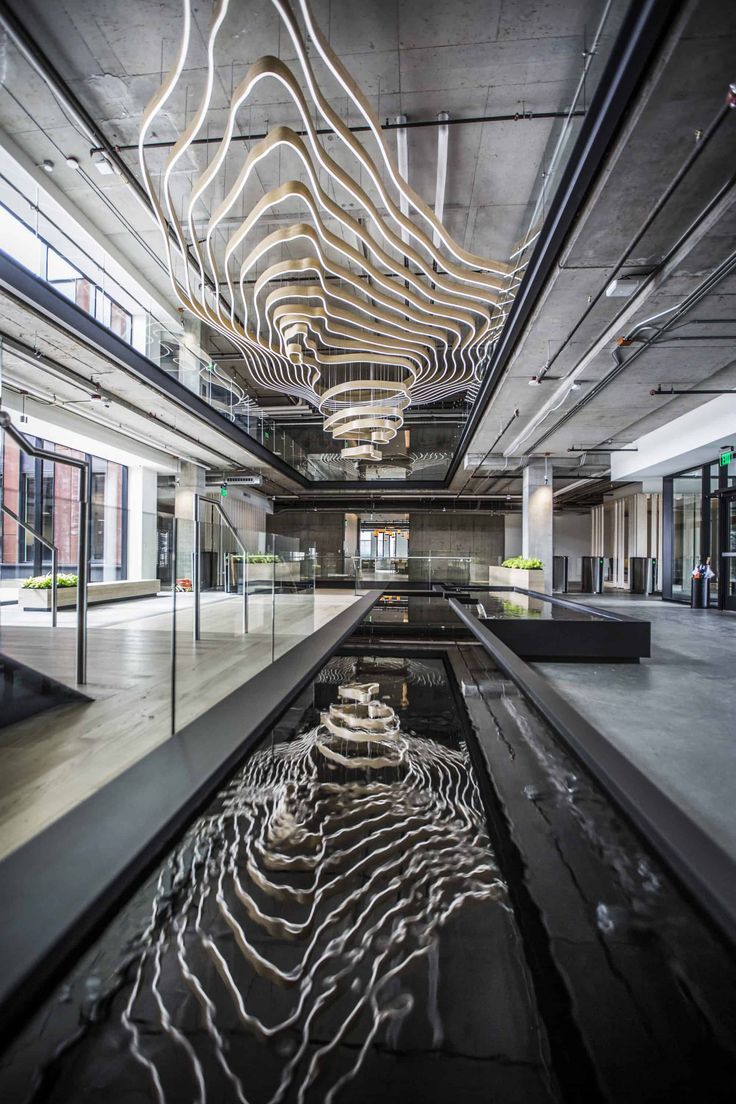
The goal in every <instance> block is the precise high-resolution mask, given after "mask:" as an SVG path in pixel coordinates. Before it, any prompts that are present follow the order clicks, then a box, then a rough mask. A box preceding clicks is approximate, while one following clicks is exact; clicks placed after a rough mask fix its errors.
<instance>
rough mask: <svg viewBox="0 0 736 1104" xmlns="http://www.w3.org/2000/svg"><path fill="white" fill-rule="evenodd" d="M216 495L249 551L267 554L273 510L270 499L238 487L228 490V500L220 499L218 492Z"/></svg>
mask: <svg viewBox="0 0 736 1104" xmlns="http://www.w3.org/2000/svg"><path fill="white" fill-rule="evenodd" d="M215 495H216V496H217V498H218V499H219V501H220V502H221V503H222V506H223V509H224V510H225V513H226V514H227V516H228V517H229V519H230V521H231V522H232V524H233V525H234V526H235V528H236V529H237V530H238V534H239V536H240V539H241V540H242V541H243V543H244V544H245V547H246V548H247V549H248V551H249V552H265V551H266V529H267V519H268V517H269V514H270V512H271V509H272V507H271V503H270V502H269V501H268V499H266V498H264V497H263V496H262V495H259V494H253V493H252V492H250V491H245V490H241V489H240V488H238V487H230V488H228V494H227V498H219V495H217V492H214V495H213V497H214V496H215Z"/></svg>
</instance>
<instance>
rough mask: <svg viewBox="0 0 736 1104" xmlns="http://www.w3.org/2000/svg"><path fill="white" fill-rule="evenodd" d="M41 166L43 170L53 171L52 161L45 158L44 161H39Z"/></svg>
mask: <svg viewBox="0 0 736 1104" xmlns="http://www.w3.org/2000/svg"><path fill="white" fill-rule="evenodd" d="M41 168H42V169H43V171H44V172H47V173H52V172H53V171H54V162H53V161H49V160H48V158H47V159H46V161H42V162H41Z"/></svg>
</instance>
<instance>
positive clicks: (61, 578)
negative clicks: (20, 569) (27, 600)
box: [23, 571, 77, 590]
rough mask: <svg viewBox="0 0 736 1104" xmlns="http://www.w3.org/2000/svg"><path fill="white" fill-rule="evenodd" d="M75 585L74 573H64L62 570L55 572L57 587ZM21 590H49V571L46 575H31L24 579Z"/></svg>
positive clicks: (75, 577)
mask: <svg viewBox="0 0 736 1104" xmlns="http://www.w3.org/2000/svg"><path fill="white" fill-rule="evenodd" d="M76 585H77V576H76V575H72V574H71V573H69V574H65V573H64V572H63V571H59V572H57V575H56V586H57V589H58V587H75V586H76ZM23 590H51V573H50V572H49V574H48V575H33V576H32V577H31V578H30V579H26V580H25V581H24V583H23Z"/></svg>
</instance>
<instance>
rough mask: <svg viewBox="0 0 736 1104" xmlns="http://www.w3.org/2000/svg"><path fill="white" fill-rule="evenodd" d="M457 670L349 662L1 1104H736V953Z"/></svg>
mask: <svg viewBox="0 0 736 1104" xmlns="http://www.w3.org/2000/svg"><path fill="white" fill-rule="evenodd" d="M448 654H449V653H448ZM451 654H452V657H453V658H452V665H453V670H454V674H453V673H451V671H450V668H449V667H448V666H447V665H446V663H445V661H444V660H443V659H441V658H437V657H436V656H434V657H433V656H432V655H431V654H416V655H414V656H413V657H408V656H402V655H390V656H389V655H385V656H370V655H343V656H337V657H335V658H334V659H333V660H331V661H330V662H329V663H328V664H327V665H326V666H325V668H323V670H322V672H321V673H320V675H319V676H318V678H317V679H316V680H315V682H314V683H313V684H312V686H311V687H310V688H308V690H306V691H305V692H304V693H303V694H302V695H301V696H300V698H299V699H298V700H297V702H296V703H295V704H294V705H293V706H292V708H291V709H290V710H289V712H288V714H287V715H286V716H285V718H284V719H282V721H281V722H280V723H279V725H277V726H276V728H275V729H274V730H273V732H272V733H270V734H269V736H268V737H267V738H266V739H265V740H264V741H263V742H262V743H261V745H260V746H259V748H258V749H257V750H256V751H255V752H254V753H252V754H251V755H250V756H249V758H248V759H247V761H246V762H245V763H244V765H243V766H242V767H241V768H240V769H239V770H238V771H237V773H236V774H235V775H234V777H233V778H232V779H231V780H230V782H229V783H228V784H227V785H226V786H225V787H224V788H223V789H222V791H221V792H220V793H219V794H218V795H217V797H216V799H215V800H214V801H213V802H212V804H211V805H210V807H209V808H208V809H207V810H206V812H205V813H204V814H203V815H202V816H200V817H199V818H198V819H197V821H196V822H195V823H194V824H193V825H192V827H191V828H190V830H189V831H188V833H187V835H186V837H185V838H184V839H183V840H182V841H181V843H180V844H179V845H178V846H177V847H176V849H175V850H174V851H173V852H172V854H171V855H170V857H169V858H168V859H167V860H166V861H165V862H164V863H163V864H162V865H161V867H160V868H159V869H158V870H157V871H156V873H155V874H154V875H153V877H152V878H151V879H149V881H148V883H147V884H146V885H145V886H143V887H142V889H141V890H139V892H138V893H137V894H136V895H135V897H134V898H133V899H132V900H131V901H130V902H129V904H128V905H127V906H126V907H125V908H124V909H123V910H122V911H121V913H120V915H119V916H118V917H117V919H116V920H115V921H114V922H113V923H112V924H111V925H110V927H109V928H108V930H107V931H106V932H105V934H104V935H103V936H102V937H101V938H100V940H98V942H97V944H96V945H95V946H94V947H92V948H91V950H90V951H89V952H88V954H86V955H85V957H84V959H83V960H82V961H80V963H79V965H78V967H77V968H76V969H75V970H74V972H73V973H72V975H71V976H70V977H69V978H68V979H67V981H66V982H65V984H64V985H63V986H62V987H61V988H60V989H59V990H58V991H57V993H55V994H54V996H53V997H52V999H51V1000H50V1001H49V1002H48V1004H47V1005H46V1006H45V1007H44V1008H43V1009H42V1010H41V1012H40V1013H39V1015H38V1016H37V1017H36V1018H35V1020H34V1021H33V1022H32V1023H31V1024H30V1025H29V1028H28V1029H27V1030H26V1031H25V1033H24V1034H23V1035H22V1036H21V1037H20V1039H19V1040H18V1042H17V1043H16V1044H15V1046H14V1047H13V1048H12V1050H10V1051H9V1052H8V1053H7V1054H6V1055H5V1057H4V1059H3V1062H2V1065H1V1066H0V1100H2V1101H3V1102H6V1101H7V1102H13V1104H15V1102H16V1101H25V1100H34V1101H41V1100H43V1101H49V1102H54V1104H57V1102H58V1104H61V1102H73V1104H88V1102H92V1101H94V1102H98V1101H99V1102H102V1101H104V1102H109V1104H117V1102H118V1101H125V1102H130V1104H138V1102H143V1101H154V1102H156V1101H166V1102H171V1104H190V1102H194V1101H213V1102H218V1104H230V1102H241V1101H247V1102H249V1104H265V1102H267V1101H286V1102H291V1101H304V1102H306V1104H313V1102H314V1104H316V1102H322V1101H332V1100H334V1101H348V1102H362V1101H366V1102H367V1101H378V1102H385V1104H394V1102H396V1104H398V1102H402V1104H405V1102H408V1104H413V1102H414V1101H417V1102H420V1101H421V1102H428V1104H434V1102H438V1104H439V1102H445V1101H447V1102H453V1104H454V1102H455V1101H462V1102H465V1101H467V1102H471V1104H475V1102H478V1104H480V1102H484V1104H485V1102H497V1104H537V1102H551V1101H560V1102H561V1101H566V1102H568V1101H586V1104H587V1102H591V1104H592V1102H595V1101H599V1100H601V1101H602V1100H610V1101H615V1102H617V1104H618V1102H621V1104H624V1102H625V1104H638V1102H639V1101H641V1102H645V1101H646V1102H652V1104H653V1102H655V1101H665V1100H667V1101H670V1102H672V1101H680V1100H682V1101H685V1100H693V1101H696V1100H697V1101H704V1102H705V1101H720V1100H731V1099H733V1094H732V1093H731V1095H725V1093H726V1091H727V1090H726V1088H725V1086H728V1091H729V1092H730V1090H732V1089H733V1085H734V1083H736V1082H734V1081H733V1080H732V1079H731V1077H732V1074H733V1073H734V1069H736V1066H735V1064H734V1039H735V1038H736V1030H735V1028H736V1005H735V996H736V988H735V986H736V967H735V966H734V960H733V956H732V955H731V953H730V952H729V951H728V950H727V949H725V948H724V947H723V946H722V944H721V943H720V940H719V939H718V938H717V937H716V936H715V935H714V934H713V933H712V932H711V931H710V929H709V928H708V927H707V926H706V925H705V924H704V923H703V922H702V921H701V920H700V919H699V918H698V916H697V915H696V913H695V911H694V909H693V908H692V907H691V906H690V905H689V904H688V903H687V901H686V900H684V898H683V897H682V894H681V893H680V892H679V891H678V890H677V888H676V887H675V886H674V885H673V884H672V883H671V882H670V880H669V879H668V877H667V876H666V874H665V873H664V871H663V870H662V869H661V868H660V867H659V865H658V864H657V862H656V861H655V860H654V859H653V858H652V857H651V856H650V855H649V854H648V853H647V852H646V850H645V849H644V848H643V847H642V845H641V843H640V842H639V841H638V840H637V839H636V837H634V835H633V834H632V832H631V831H630V830H629V829H628V828H627V826H626V825H625V824H624V823H623V822H622V820H621V818H620V817H619V816H618V815H617V814H616V813H615V811H614V810H613V809H612V808H611V806H610V805H609V803H608V802H607V801H605V799H604V798H603V797H602V796H601V795H600V794H599V793H598V792H597V790H596V788H595V787H594V786H593V785H592V784H591V783H590V781H589V780H588V779H587V776H585V775H584V773H583V772H581V770H580V769H579V768H578V767H577V766H576V764H575V763H574V761H573V760H571V758H570V757H569V756H567V755H566V753H565V752H564V751H562V750H561V749H560V748H559V746H558V745H557V744H556V742H555V740H554V739H553V738H552V736H551V735H550V733H549V731H548V730H547V728H546V726H545V725H544V723H543V722H542V721H541V719H540V718H539V717H538V715H537V714H536V713H535V712H534V710H533V709H532V707H531V706H529V705H528V703H526V701H525V700H524V699H523V698H522V697H521V696H520V695H519V694H518V692H517V691H516V690H515V689H514V688H513V687H512V686H510V684H508V682H507V681H506V680H505V679H504V678H503V676H502V675H501V674H500V673H499V672H497V671H495V670H493V669H490V668H489V666H488V661H487V660H486V658H485V656H484V655H482V653H481V652H480V650H479V649H477V648H473V647H471V646H467V647H462V648H459V649H453V650H452V653H451ZM473 729H475V730H476V732H477V739H476V738H475V736H474V735H473V732H472V730H473ZM729 1079H731V1080H730V1084H729ZM722 1089H723V1095H722Z"/></svg>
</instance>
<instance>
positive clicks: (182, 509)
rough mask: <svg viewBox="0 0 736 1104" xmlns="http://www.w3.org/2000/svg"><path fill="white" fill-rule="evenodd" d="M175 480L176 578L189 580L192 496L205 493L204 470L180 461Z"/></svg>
mask: <svg viewBox="0 0 736 1104" xmlns="http://www.w3.org/2000/svg"><path fill="white" fill-rule="evenodd" d="M176 478H177V482H176V494H175V496H174V515H175V517H176V518H177V521H178V523H179V524H178V526H177V540H176V577H177V578H184V579H191V577H192V568H193V563H192V554H193V552H194V495H195V493H196V494H204V492H205V486H204V478H205V472H204V468H201V467H200V466H199V464H190V463H189V462H188V461H186V460H180V461H179V472H178V475H177V477H176Z"/></svg>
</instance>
